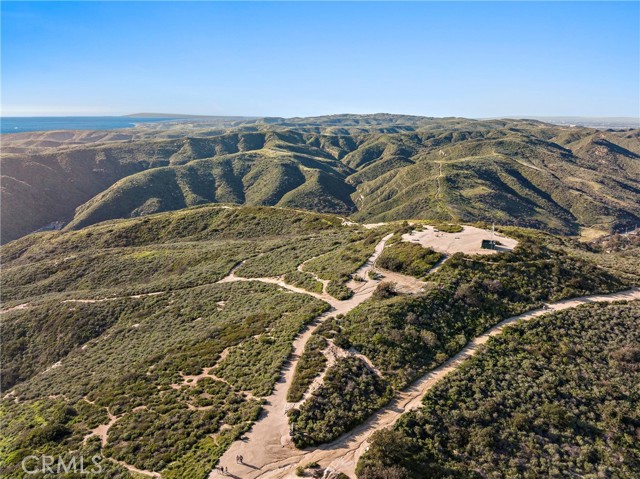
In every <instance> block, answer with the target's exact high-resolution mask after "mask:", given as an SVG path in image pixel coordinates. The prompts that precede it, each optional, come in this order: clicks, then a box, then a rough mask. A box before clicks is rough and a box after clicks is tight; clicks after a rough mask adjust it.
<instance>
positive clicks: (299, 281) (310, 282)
mask: <svg viewBox="0 0 640 479" xmlns="http://www.w3.org/2000/svg"><path fill="white" fill-rule="evenodd" d="M284 281H285V283H287V284H291V285H293V286H297V287H299V288H303V289H306V290H307V291H311V292H312V293H318V294H320V293H322V283H321V282H320V281H318V280H317V279H315V278H314V277H313V276H311V275H310V274H309V273H304V272H301V271H289V272H288V273H287V274H285V275H284Z"/></svg>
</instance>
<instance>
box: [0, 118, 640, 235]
mask: <svg viewBox="0 0 640 479" xmlns="http://www.w3.org/2000/svg"><path fill="white" fill-rule="evenodd" d="M212 122H213V123H212V124H208V125H207V124H198V123H193V124H189V125H186V126H185V125H175V126H174V127H173V128H167V129H165V130H162V129H160V130H155V131H148V132H132V133H131V134H130V135H128V136H127V137H126V141H124V140H125V138H122V137H117V136H113V135H109V134H105V135H101V136H100V138H102V140H101V141H98V142H96V141H97V140H96V138H91V136H90V135H87V136H86V137H84V138H82V139H78V135H77V134H72V135H73V137H72V138H71V139H70V141H69V142H68V143H65V142H64V141H61V140H60V139H59V138H53V137H52V135H51V132H45V133H42V134H33V135H31V137H32V139H30V140H29V141H27V142H25V143H24V144H22V143H20V142H19V141H18V142H14V141H12V140H13V139H11V138H7V139H6V140H5V142H4V143H6V144H4V145H3V147H4V148H3V156H2V171H3V176H5V177H6V179H7V181H6V182H5V183H6V184H5V189H4V190H3V195H4V196H3V198H2V199H3V200H5V201H2V211H1V213H2V215H1V216H2V228H1V230H2V238H1V241H2V243H7V242H8V241H11V240H14V239H17V238H19V237H21V236H23V235H25V234H28V233H30V232H32V231H35V230H38V229H39V228H44V227H47V226H48V225H50V224H51V223H54V222H63V223H64V222H66V221H68V220H71V221H70V222H69V224H68V226H67V228H80V227H84V226H88V225H92V224H96V223H98V222H101V221H105V220H110V219H116V218H130V217H136V216H142V215H148V214H152V213H159V212H165V211H175V210H179V209H182V208H186V207H191V206H197V205H202V204H206V203H233V204H244V205H253V206H259V205H267V206H279V207H290V208H304V209H308V210H314V211H321V212H329V213H336V214H343V215H349V214H350V215H353V217H354V218H355V219H356V220H357V221H361V222H379V221H392V220H405V219H423V220H430V221H438V222H440V223H442V226H441V227H442V228H445V227H446V226H445V225H446V224H448V223H451V222H453V223H458V222H466V223H469V222H474V221H497V222H499V223H501V224H517V225H519V226H529V227H535V228H539V229H546V230H549V231H554V232H561V233H572V234H576V233H577V232H578V230H579V228H580V226H588V227H599V228H602V229H611V228H613V229H618V230H620V229H622V228H623V227H625V226H630V225H632V224H637V223H638V222H639V221H640V209H639V207H638V205H640V197H639V193H638V191H639V190H638V180H637V178H638V177H639V176H640V170H639V167H638V166H637V165H638V161H637V159H638V157H639V156H640V141H639V138H638V134H637V131H620V132H614V131H601V130H600V131H598V130H593V129H588V128H572V129H571V131H570V132H569V131H567V129H566V128H565V127H558V126H553V125H548V124H544V123H541V122H537V121H531V120H487V121H478V120H466V119H462V118H446V119H438V118H424V117H408V116H403V115H363V116H354V115H338V116H335V115H334V116H331V117H323V118H297V119H288V120H285V119H278V120H275V121H271V120H269V121H262V120H255V119H247V120H239V121H237V122H224V121H219V120H212ZM221 125H224V126H221ZM51 147H52V148H53V149H51ZM54 152H55V153H54ZM603 165H606V167H604V166H603ZM7 199H9V201H6V200H7ZM24 211H28V212H29V214H24ZM443 231H444V230H443Z"/></svg>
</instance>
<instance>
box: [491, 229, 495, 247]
mask: <svg viewBox="0 0 640 479" xmlns="http://www.w3.org/2000/svg"><path fill="white" fill-rule="evenodd" d="M495 234H496V224H495V223H493V226H491V249H496V240H495Z"/></svg>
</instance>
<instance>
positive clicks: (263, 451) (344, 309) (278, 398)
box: [209, 234, 393, 479]
mask: <svg viewBox="0 0 640 479" xmlns="http://www.w3.org/2000/svg"><path fill="white" fill-rule="evenodd" d="M391 236H393V235H392V234H389V235H387V236H385V237H384V238H383V239H382V240H381V241H380V242H379V243H378V244H377V245H376V247H375V249H374V252H373V255H371V257H370V258H369V259H368V260H367V261H366V262H365V264H364V265H362V266H361V267H360V268H359V269H358V270H357V271H356V275H357V276H360V277H361V278H362V281H353V280H352V281H350V282H349V283H348V284H347V286H348V287H349V288H350V289H352V290H353V292H354V294H353V296H352V297H351V298H349V299H347V300H345V301H338V300H336V299H335V298H332V297H330V296H329V299H326V300H325V297H324V295H320V294H317V293H310V292H308V291H306V290H302V289H300V288H296V287H294V286H290V285H287V284H286V283H284V282H283V281H281V280H280V279H274V278H253V279H245V278H238V277H236V276H235V275H234V274H233V271H232V272H231V273H230V274H229V276H227V278H224V279H223V280H222V281H245V280H248V281H263V282H267V283H275V284H278V285H280V286H282V287H283V288H287V289H289V290H291V291H295V292H301V293H304V294H310V295H312V296H315V297H317V298H320V299H323V300H325V301H327V302H328V303H329V304H331V309H330V310H329V311H327V312H326V313H323V314H321V315H320V316H318V317H317V318H316V319H315V320H314V321H313V323H312V324H311V325H309V326H308V327H307V328H306V329H305V331H304V332H303V333H301V334H300V335H298V337H297V338H296V339H295V340H294V342H293V353H292V354H291V356H290V358H289V360H288V361H287V363H286V364H285V366H284V368H283V371H282V374H283V376H282V377H281V378H280V380H279V381H278V382H277V383H276V385H275V388H274V390H273V392H272V394H271V395H270V396H269V397H268V398H267V403H266V405H265V407H264V409H263V412H262V414H261V416H260V418H259V419H258V421H257V422H256V423H255V424H254V425H253V428H252V429H251V431H249V432H248V433H247V434H246V435H245V436H244V438H243V439H242V440H239V441H235V442H234V443H233V444H232V445H231V447H230V448H229V449H228V450H227V452H226V453H225V454H224V455H223V456H222V457H221V459H220V465H222V466H225V467H228V468H229V471H230V473H231V474H235V475H237V476H238V477H242V478H245V477H254V475H255V474H256V473H259V472H260V469H261V468H268V467H269V466H270V465H271V464H273V463H274V462H277V461H283V460H287V459H291V458H292V457H295V456H300V455H303V454H304V451H299V450H297V449H295V447H294V446H293V444H292V443H291V439H290V436H289V420H288V416H287V414H286V412H287V409H288V408H289V407H291V405H290V403H288V402H287V391H288V389H289V385H290V384H291V380H292V379H293V373H294V371H295V367H296V364H297V363H298V360H299V358H300V356H301V355H302V352H303V351H304V347H305V345H306V344H307V341H308V340H309V338H310V337H311V334H312V333H313V331H315V329H316V328H317V327H318V326H319V325H320V324H321V323H322V322H323V321H324V320H326V319H327V318H329V317H331V316H334V315H336V314H346V313H348V312H349V311H351V310H352V309H353V308H355V307H356V306H358V305H359V304H360V303H362V302H363V301H365V300H366V299H368V298H369V297H370V296H371V295H372V294H373V292H374V291H375V289H376V287H377V286H378V284H379V281H378V280H374V279H371V278H369V275H368V272H369V271H370V270H371V269H372V268H373V265H374V263H375V261H376V260H377V259H378V256H380V254H381V253H382V250H383V249H384V246H385V244H386V242H387V241H388V240H389V238H391ZM239 455H241V456H243V458H244V463H243V464H236V460H235V458H236V457H237V456H239ZM218 476H219V473H218V472H216V471H212V472H211V473H210V475H209V478H211V479H214V478H216V477H218Z"/></svg>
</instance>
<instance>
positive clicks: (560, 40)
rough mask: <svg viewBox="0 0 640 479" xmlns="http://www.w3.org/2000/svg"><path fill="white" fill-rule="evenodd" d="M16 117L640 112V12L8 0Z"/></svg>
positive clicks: (604, 6)
mask: <svg viewBox="0 0 640 479" xmlns="http://www.w3.org/2000/svg"><path fill="white" fill-rule="evenodd" d="M1 9H2V111H3V115H5V116H11V115H24V116H36V115H98V114H107V115H113V114H127V113H134V112H141V111H145V112H149V111H150V112H171V113H195V114H211V115H256V116H263V115H271V116H307V115H320V114H329V113H347V112H349V113H373V112H391V113H407V114H416V115H427V116H466V117H476V118H477V117H494V116H506V115H531V116H534V115H586V116H638V115H640V22H639V20H638V19H639V18H640V3H638V2H620V3H615V2H587V3H581V2H567V3H551V2H532V3H525V2H498V3H484V2H472V3H465V2H450V3H438V2H424V3H418V2H410V3H395V2H394V3H382V2H377V3H365V2H351V3H338V2H324V3H285V2H278V3H267V2H262V3H250V2H238V3H209V2H194V3H185V2H183V3H170V2H139V3H128V2H113V3H107V2H84V3H80V2H71V3H57V2H35V3H27V2H5V1H3V2H2V6H1Z"/></svg>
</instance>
